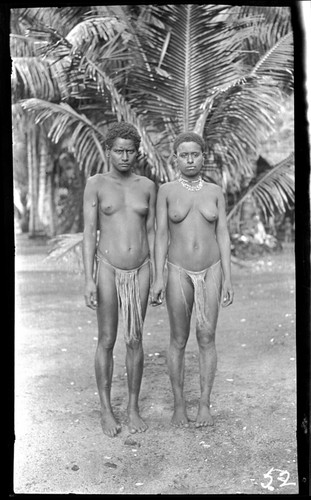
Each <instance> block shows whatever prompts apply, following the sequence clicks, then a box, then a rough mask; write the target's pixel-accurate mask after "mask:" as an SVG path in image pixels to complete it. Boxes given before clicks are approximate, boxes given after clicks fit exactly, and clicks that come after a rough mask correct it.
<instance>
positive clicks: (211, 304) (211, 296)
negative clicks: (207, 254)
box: [197, 264, 222, 340]
mask: <svg viewBox="0 0 311 500" xmlns="http://www.w3.org/2000/svg"><path fill="white" fill-rule="evenodd" d="M221 285H222V270H221V265H220V264H217V265H216V266H212V267H211V268H210V269H209V270H208V271H207V273H206V276H205V291H206V295H205V297H206V299H205V300H206V304H205V314H206V318H207V324H206V325H205V326H204V327H203V328H202V329H199V328H198V327H197V335H199V336H202V335H203V336H206V337H207V338H208V339H209V340H211V339H214V338H215V330H216V325H217V320H218V314H219V305H220V299H221Z"/></svg>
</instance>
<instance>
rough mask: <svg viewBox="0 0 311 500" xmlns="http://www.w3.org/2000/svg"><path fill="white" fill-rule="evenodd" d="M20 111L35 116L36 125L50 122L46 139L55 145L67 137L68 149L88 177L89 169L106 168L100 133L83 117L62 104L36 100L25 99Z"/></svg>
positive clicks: (101, 134)
mask: <svg viewBox="0 0 311 500" xmlns="http://www.w3.org/2000/svg"><path fill="white" fill-rule="evenodd" d="M21 105H22V107H23V108H24V109H25V110H27V111H29V112H32V113H34V114H35V117H36V122H37V123H44V122H45V121H46V120H51V119H52V125H51V126H50V129H49V132H48V136H49V138H50V139H51V140H52V141H53V142H55V143H57V142H58V141H59V140H60V139H61V138H62V137H67V136H68V139H69V142H70V144H71V148H72V150H73V151H74V154H75V156H76V158H77V160H78V162H79V164H80V165H81V168H84V171H85V173H86V175H89V173H90V169H91V168H92V166H93V165H97V166H98V171H99V170H100V169H101V168H105V166H106V167H107V159H106V155H105V151H104V147H103V145H102V144H103V143H104V137H103V133H102V131H101V130H100V129H99V128H98V127H96V126H95V125H94V124H93V123H92V122H91V121H90V120H89V119H88V118H87V117H86V116H84V115H82V114H80V113H78V112H77V111H75V110H74V109H73V108H72V107H71V106H69V105H68V104H66V103H60V104H55V103H49V102H47V101H41V100H39V99H28V100H25V101H23V102H22V103H21Z"/></svg>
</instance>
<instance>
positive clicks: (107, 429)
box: [100, 411, 121, 437]
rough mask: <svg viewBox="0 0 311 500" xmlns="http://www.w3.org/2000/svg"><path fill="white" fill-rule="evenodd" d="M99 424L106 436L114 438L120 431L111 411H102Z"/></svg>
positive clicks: (119, 426)
mask: <svg viewBox="0 0 311 500" xmlns="http://www.w3.org/2000/svg"><path fill="white" fill-rule="evenodd" d="M100 423H101V426H102V429H103V433H104V434H106V436H109V437H114V436H116V435H117V434H118V432H120V430H121V425H120V424H119V423H118V422H117V421H116V419H115V418H114V416H113V413H112V412H111V411H105V412H103V411H102V414H101V418H100Z"/></svg>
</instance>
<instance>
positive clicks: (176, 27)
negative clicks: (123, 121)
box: [129, 4, 249, 134]
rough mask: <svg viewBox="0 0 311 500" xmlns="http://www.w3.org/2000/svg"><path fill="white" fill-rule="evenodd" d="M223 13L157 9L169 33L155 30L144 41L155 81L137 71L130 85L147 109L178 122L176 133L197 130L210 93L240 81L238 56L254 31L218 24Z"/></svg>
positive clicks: (212, 8) (202, 8)
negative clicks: (248, 34)
mask: <svg viewBox="0 0 311 500" xmlns="http://www.w3.org/2000/svg"><path fill="white" fill-rule="evenodd" d="M223 10H224V6H215V5H214V6H213V5H199V4H187V5H168V6H153V9H152V13H153V15H158V17H159V18H160V17H162V19H163V18H165V28H163V29H161V28H160V27H155V26H153V27H151V26H150V29H149V37H146V39H145V41H144V42H145V43H144V49H145V54H146V57H147V59H148V61H149V64H150V67H151V68H152V80H151V82H150V74H146V72H145V71H144V70H141V69H140V68H137V71H136V72H135V75H134V76H133V79H132V80H130V82H129V85H130V86H131V92H132V97H133V99H134V98H136V100H137V106H138V105H139V104H138V101H139V99H141V98H142V96H143V95H144V96H145V98H144V100H143V105H142V106H145V104H146V105H147V109H148V111H149V107H150V108H151V113H154V114H156V113H160V114H161V115H162V116H165V117H166V118H167V119H168V120H169V121H170V122H173V126H174V129H175V133H176V134H177V133H179V132H181V131H182V130H192V129H193V127H194V126H195V123H196V120H197V118H198V114H199V112H200V106H201V104H202V102H204V100H205V97H206V92H207V90H208V89H211V88H213V87H215V86H216V85H223V84H229V83H230V82H232V81H235V80H236V79H237V78H240V77H241V67H240V65H239V63H238V62H237V61H236V56H235V55H234V54H236V48H237V47H238V46H239V44H240V43H241V41H242V40H243V38H244V37H246V36H247V30H248V29H249V28H247V29H246V28H245V29H244V30H242V29H240V30H239V31H238V32H234V31H233V30H232V28H231V27H230V26H229V25H227V24H226V23H225V22H223V21H221V22H220V21H219V22H218V21H215V16H216V15H217V14H219V13H220V12H222V11H223ZM215 61H217V64H215ZM159 70H160V71H159ZM138 82H139V85H138V84H137V83H138ZM134 86H136V89H134V88H133V87H134ZM145 109H146V108H145Z"/></svg>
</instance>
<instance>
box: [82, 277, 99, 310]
mask: <svg viewBox="0 0 311 500" xmlns="http://www.w3.org/2000/svg"><path fill="white" fill-rule="evenodd" d="M84 298H85V305H86V306H87V307H90V308H91V309H94V310H96V309H97V287H96V284H95V282H94V280H88V281H86V282H85V288H84Z"/></svg>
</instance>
